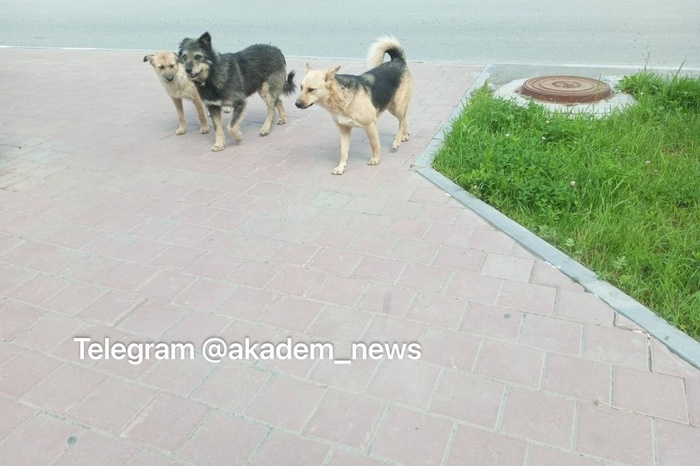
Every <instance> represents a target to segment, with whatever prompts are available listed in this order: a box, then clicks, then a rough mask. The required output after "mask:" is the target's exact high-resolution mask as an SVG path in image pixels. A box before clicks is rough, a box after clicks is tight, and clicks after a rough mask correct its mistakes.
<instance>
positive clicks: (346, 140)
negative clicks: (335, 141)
mask: <svg viewBox="0 0 700 466" xmlns="http://www.w3.org/2000/svg"><path fill="white" fill-rule="evenodd" d="M338 130H339V131H340V163H338V166H337V167H335V168H334V169H333V171H332V172H331V173H333V174H334V175H342V174H343V172H344V171H345V167H346V166H347V165H348V151H349V150H350V133H351V132H352V126H346V125H341V124H340V123H338Z"/></svg>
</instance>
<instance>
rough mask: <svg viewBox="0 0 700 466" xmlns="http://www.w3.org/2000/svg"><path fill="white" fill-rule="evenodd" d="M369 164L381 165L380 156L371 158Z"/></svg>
mask: <svg viewBox="0 0 700 466" xmlns="http://www.w3.org/2000/svg"><path fill="white" fill-rule="evenodd" d="M367 165H379V157H372V158H371V159H369V162H367Z"/></svg>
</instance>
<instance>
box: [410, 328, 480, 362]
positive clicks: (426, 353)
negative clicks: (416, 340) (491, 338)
mask: <svg viewBox="0 0 700 466" xmlns="http://www.w3.org/2000/svg"><path fill="white" fill-rule="evenodd" d="M481 340H482V339H481V338H480V337H477V336H475V335H470V334H468V333H465V332H459V331H453V330H447V329H442V328H435V327H433V328H428V329H427V330H426V332H425V334H424V335H423V337H422V338H421V340H420V343H421V360H422V361H427V362H432V363H435V364H439V365H441V366H443V367H449V368H453V369H461V370H465V371H471V370H472V368H473V367H474V360H475V359H476V355H477V353H478V351H479V346H480V345H481Z"/></svg>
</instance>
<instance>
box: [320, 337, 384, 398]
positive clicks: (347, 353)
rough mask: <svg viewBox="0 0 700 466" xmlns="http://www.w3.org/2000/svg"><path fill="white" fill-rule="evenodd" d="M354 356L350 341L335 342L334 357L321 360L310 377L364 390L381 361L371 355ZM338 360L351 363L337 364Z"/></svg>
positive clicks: (349, 388) (345, 387)
mask: <svg viewBox="0 0 700 466" xmlns="http://www.w3.org/2000/svg"><path fill="white" fill-rule="evenodd" d="M352 356H353V354H352V348H351V345H350V344H349V343H346V344H341V343H333V358H334V359H330V358H324V359H322V360H319V361H318V363H316V365H315V366H314V367H313V370H312V372H311V374H309V379H311V380H315V381H317V382H320V383H323V384H327V385H331V386H334V387H338V388H342V389H344V390H351V391H354V392H362V391H364V388H365V386H366V385H367V384H368V383H369V381H370V379H371V378H372V376H373V375H374V372H375V369H376V368H377V366H378V365H379V361H375V360H373V359H371V358H369V357H368V358H357V359H353V357H352ZM336 360H348V361H351V362H350V364H342V363H341V364H336V363H335V361H336Z"/></svg>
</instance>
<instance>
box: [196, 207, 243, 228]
mask: <svg viewBox="0 0 700 466" xmlns="http://www.w3.org/2000/svg"><path fill="white" fill-rule="evenodd" d="M246 220H248V216H247V215H243V214H232V213H231V212H229V211H225V210H218V211H217V212H216V213H215V214H214V215H212V216H211V217H208V218H207V219H205V220H204V221H203V222H202V224H203V225H206V226H209V227H213V228H217V229H220V230H227V231H233V230H236V229H237V228H239V227H240V226H241V225H243V224H245V222H246Z"/></svg>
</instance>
